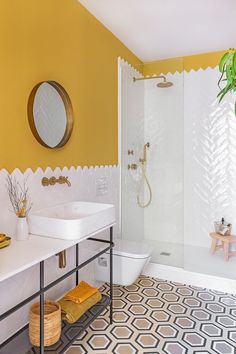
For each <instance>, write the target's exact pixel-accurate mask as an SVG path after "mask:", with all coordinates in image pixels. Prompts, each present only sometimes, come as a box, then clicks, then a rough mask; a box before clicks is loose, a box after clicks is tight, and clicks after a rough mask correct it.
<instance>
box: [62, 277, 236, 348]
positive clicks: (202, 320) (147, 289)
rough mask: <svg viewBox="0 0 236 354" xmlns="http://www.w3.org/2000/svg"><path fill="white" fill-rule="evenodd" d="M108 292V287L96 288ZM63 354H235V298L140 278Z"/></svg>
mask: <svg viewBox="0 0 236 354" xmlns="http://www.w3.org/2000/svg"><path fill="white" fill-rule="evenodd" d="M101 290H102V292H103V293H108V291H109V287H108V285H106V284H105V285H104V286H103V288H102V289H101ZM113 318H114V322H113V325H111V326H110V325H109V311H108V309H107V310H105V312H104V313H103V314H102V315H101V316H100V317H99V318H97V319H96V320H95V321H94V322H93V323H92V324H91V326H90V327H89V328H88V329H87V331H86V332H85V333H84V334H83V335H82V336H80V338H78V339H77V341H76V342H75V343H74V344H73V346H71V347H70V348H69V349H68V350H67V352H66V353H67V354H83V353H84V354H87V353H88V354H90V353H91V354H93V353H94V354H96V353H97V354H148V353H150V354H209V353H212V354H236V296H234V295H228V294H224V293H221V292H219V291H213V290H206V289H203V288H198V287H193V286H187V285H183V284H179V283H174V282H169V281H165V280H160V279H155V278H150V277H146V276H141V277H140V278H139V279H138V280H137V282H136V283H135V284H133V285H131V286H127V287H121V286H114V317H113Z"/></svg>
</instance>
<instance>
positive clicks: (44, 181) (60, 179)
mask: <svg viewBox="0 0 236 354" xmlns="http://www.w3.org/2000/svg"><path fill="white" fill-rule="evenodd" d="M41 182H42V185H43V186H44V187H47V186H49V185H50V186H54V185H55V184H56V183H59V184H64V183H66V184H67V185H68V187H70V186H71V183H70V181H69V179H68V177H64V176H60V177H58V178H56V177H54V176H53V177H50V178H47V177H43V178H42V181H41Z"/></svg>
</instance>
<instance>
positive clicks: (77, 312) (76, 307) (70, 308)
mask: <svg viewBox="0 0 236 354" xmlns="http://www.w3.org/2000/svg"><path fill="white" fill-rule="evenodd" d="M101 298H102V295H101V294H100V292H99V291H98V290H97V291H96V293H95V294H93V295H92V296H90V297H89V298H88V299H87V300H85V301H83V303H82V304H76V303H75V302H73V301H68V300H65V299H64V298H63V299H61V300H59V301H58V302H59V304H60V305H61V310H62V319H63V320H66V321H67V322H69V323H71V324H72V323H75V322H76V321H78V319H79V318H80V317H81V316H82V315H83V314H84V313H85V312H86V311H87V310H88V309H90V307H92V306H93V305H95V304H96V303H97V302H99V301H100V300H101Z"/></svg>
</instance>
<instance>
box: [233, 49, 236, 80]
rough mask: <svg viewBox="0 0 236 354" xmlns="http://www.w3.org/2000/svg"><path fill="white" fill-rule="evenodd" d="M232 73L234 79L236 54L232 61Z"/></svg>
mask: <svg viewBox="0 0 236 354" xmlns="http://www.w3.org/2000/svg"><path fill="white" fill-rule="evenodd" d="M232 71H233V73H234V77H236V52H235V53H234V55H233V59H232Z"/></svg>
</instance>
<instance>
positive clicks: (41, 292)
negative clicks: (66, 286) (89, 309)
mask: <svg viewBox="0 0 236 354" xmlns="http://www.w3.org/2000/svg"><path fill="white" fill-rule="evenodd" d="M86 240H90V241H96V242H101V243H106V244H109V246H108V247H106V248H104V249H103V250H102V251H100V252H99V253H96V254H95V255H94V256H92V257H91V258H89V259H87V260H86V261H84V262H83V263H81V264H79V243H77V244H76V245H75V247H76V266H75V268H73V269H72V270H70V271H69V272H67V273H66V274H64V275H63V276H61V277H60V278H57V279H56V280H54V281H53V282H51V283H50V284H48V285H46V286H45V285H44V261H41V262H40V270H39V277H40V284H39V289H40V290H39V291H37V292H36V293H34V294H33V295H31V296H29V297H28V298H26V299H25V300H23V301H22V302H20V303H19V304H17V305H16V306H14V307H12V308H11V309H9V310H8V311H6V312H4V313H3V314H2V315H0V322H1V321H3V320H4V319H5V318H7V317H8V316H10V315H11V314H13V313H14V312H16V311H17V310H19V309H20V308H21V307H23V306H25V305H26V304H28V303H29V302H31V301H32V300H33V299H35V298H36V297H38V296H39V297H40V354H44V321H43V318H44V306H43V304H44V294H45V292H46V291H48V290H49V289H51V288H53V287H54V286H55V285H57V284H59V283H60V282H62V281H63V280H65V279H67V278H68V277H70V276H71V275H72V274H74V273H75V274H76V281H75V282H76V285H78V282H79V270H80V269H82V268H83V267H85V266H86V265H88V264H89V263H91V262H92V261H94V260H95V259H96V258H98V257H100V256H101V255H102V254H104V253H106V252H107V251H109V253H110V291H109V297H110V324H112V321H113V320H112V318H113V305H112V300H113V250H112V248H113V247H114V242H113V226H111V227H110V239H109V241H108V240H103V239H99V238H94V237H89V238H87V239H86ZM27 327H28V325H26V326H24V327H23V328H21V329H20V330H19V331H18V332H16V333H15V334H14V335H13V336H11V337H10V338H8V339H7V340H6V341H5V342H3V343H2V344H0V349H1V348H3V347H5V346H6V345H7V344H8V343H10V342H11V341H12V340H13V339H15V338H16V337H17V336H18V335H19V334H20V333H22V332H23V331H24V330H25V329H26V328H27Z"/></svg>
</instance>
